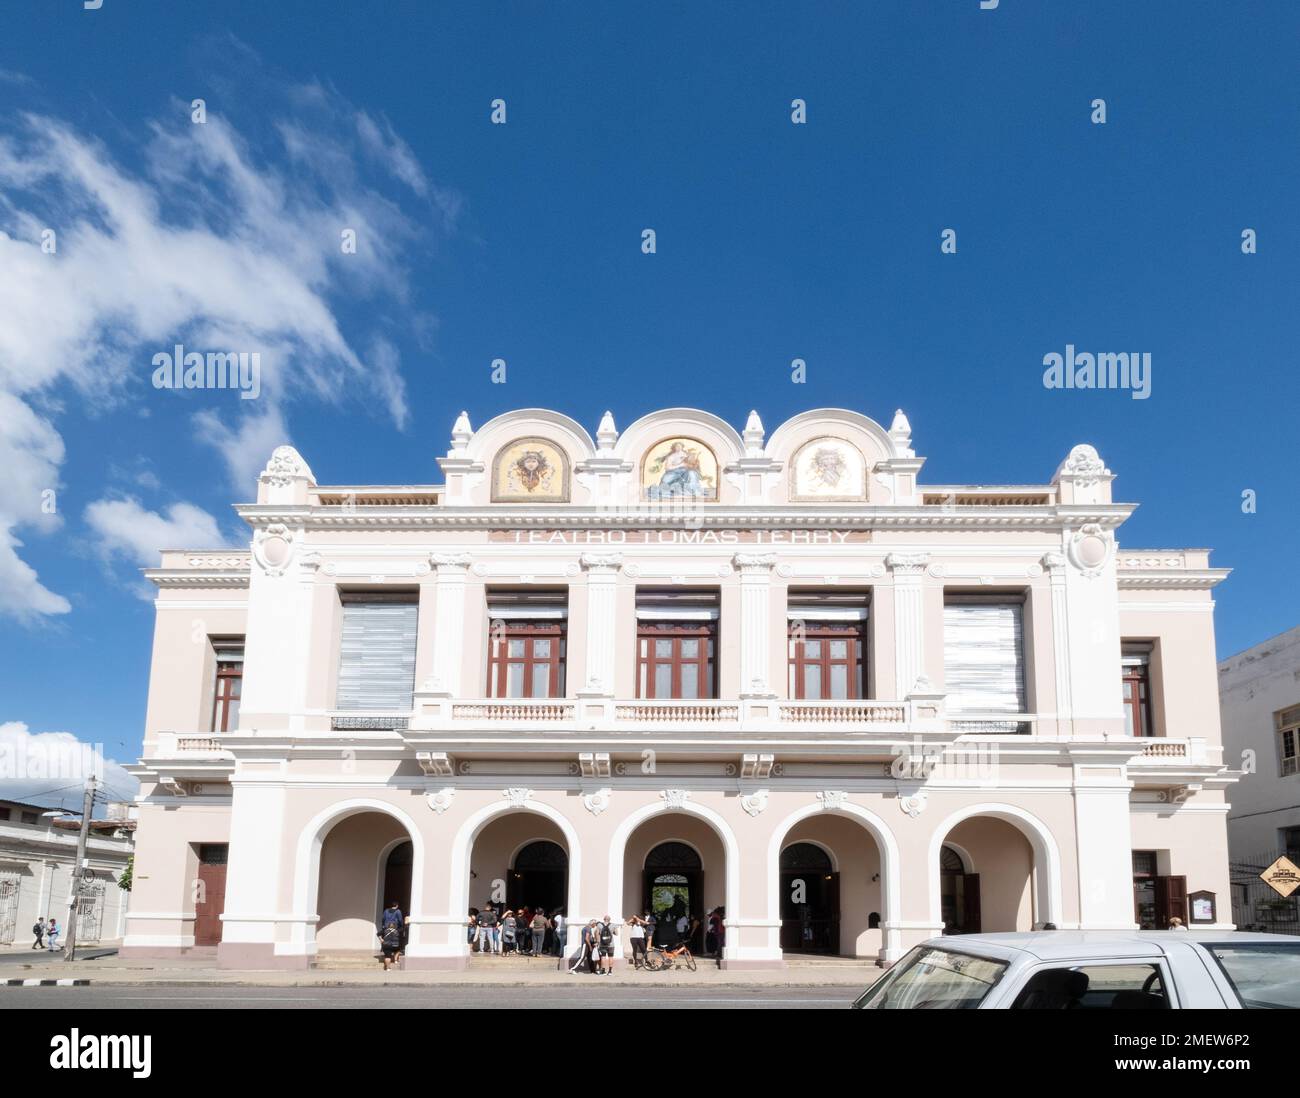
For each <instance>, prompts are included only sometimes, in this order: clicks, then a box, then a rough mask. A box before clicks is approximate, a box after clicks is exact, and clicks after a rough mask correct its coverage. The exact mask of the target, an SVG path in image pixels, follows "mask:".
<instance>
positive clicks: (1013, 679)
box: [943, 600, 1025, 731]
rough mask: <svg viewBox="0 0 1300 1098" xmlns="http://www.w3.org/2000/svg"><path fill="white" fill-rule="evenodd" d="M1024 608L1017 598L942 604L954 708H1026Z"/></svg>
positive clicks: (950, 699)
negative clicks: (1006, 600)
mask: <svg viewBox="0 0 1300 1098" xmlns="http://www.w3.org/2000/svg"><path fill="white" fill-rule="evenodd" d="M1023 609H1024V608H1023V607H1022V606H1021V604H1020V603H1016V602H965V601H958V600H954V601H951V602H948V603H946V604H945V605H944V608H943V665H944V686H945V689H946V690H947V694H948V709H949V711H950V712H953V713H961V712H983V713H1023V712H1024V711H1025V638H1024V626H1023V621H1022V612H1023ZM1008 730H1009V731H1014V730H1015V729H1014V727H1013V726H1009V727H1008Z"/></svg>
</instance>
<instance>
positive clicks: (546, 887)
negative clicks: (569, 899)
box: [506, 839, 569, 914]
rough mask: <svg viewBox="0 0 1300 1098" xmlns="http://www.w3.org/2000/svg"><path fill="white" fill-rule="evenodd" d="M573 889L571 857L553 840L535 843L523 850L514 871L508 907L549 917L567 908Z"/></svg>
mask: <svg viewBox="0 0 1300 1098" xmlns="http://www.w3.org/2000/svg"><path fill="white" fill-rule="evenodd" d="M568 887H569V855H568V854H567V853H565V850H564V847H562V846H561V845H560V844H559V843H556V842H552V841H550V840H549V839H540V840H538V841H537V842H531V843H529V844H528V845H526V846H525V847H523V849H521V850H520V851H519V852H518V853H517V854H516V855H515V859H514V865H513V866H511V868H510V879H509V882H508V886H507V888H506V906H507V907H508V908H510V909H511V910H514V911H518V910H519V909H520V908H522V907H528V908H529V909H531V910H533V911H536V910H537V909H538V908H539V907H540V908H541V909H542V910H543V911H545V912H547V913H548V914H549V913H551V912H554V911H556V910H558V909H559V908H561V907H563V906H564V903H565V896H566V894H567V892H568Z"/></svg>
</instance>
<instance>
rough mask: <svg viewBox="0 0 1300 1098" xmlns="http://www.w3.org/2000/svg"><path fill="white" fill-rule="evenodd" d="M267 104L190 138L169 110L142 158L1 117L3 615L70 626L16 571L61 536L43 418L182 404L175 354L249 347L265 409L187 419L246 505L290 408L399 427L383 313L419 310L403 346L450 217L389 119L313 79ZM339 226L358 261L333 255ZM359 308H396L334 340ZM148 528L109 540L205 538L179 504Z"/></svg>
mask: <svg viewBox="0 0 1300 1098" xmlns="http://www.w3.org/2000/svg"><path fill="white" fill-rule="evenodd" d="M253 60H254V59H248V58H246V61H247V62H248V63H250V64H251V63H253ZM276 91H277V92H278V97H279V98H278V105H279V108H280V109H279V111H278V112H277V110H276V107H277V100H276V97H275V95H273V94H271V93H270V92H268V90H267V89H266V88H265V86H264V84H263V86H262V87H261V88H260V96H261V101H259V103H257V104H256V111H257V113H256V114H255V115H254V116H253V117H254V118H255V119H256V121H255V123H254V124H253V125H251V126H249V127H246V129H245V130H244V131H241V130H240V129H239V128H237V127H236V125H235V123H234V122H233V121H232V120H231V119H230V118H229V117H227V116H224V115H222V114H220V113H218V112H215V111H214V112H211V113H209V114H208V115H207V121H206V122H205V123H203V124H194V123H193V122H191V121H190V112H189V104H188V103H180V102H177V103H173V104H171V106H170V108H169V111H168V113H167V116H166V121H156V122H154V123H153V124H152V125H150V126H147V127H142V142H141V144H142V149H141V152H142V154H143V155H142V156H139V157H137V156H135V155H134V153H135V150H121V151H120V152H115V150H113V149H110V148H109V147H107V146H106V145H105V144H104V143H103V142H101V141H100V140H98V139H96V138H94V137H91V136H89V135H87V134H85V133H83V132H80V131H79V130H77V129H76V128H74V127H73V126H71V125H69V124H68V123H67V122H65V121H63V120H61V119H59V118H55V117H51V116H50V115H49V114H37V113H27V114H20V115H17V116H10V118H9V120H8V122H5V121H3V120H0V466H3V467H4V468H5V469H6V472H7V474H10V471H12V475H6V477H5V478H4V479H3V480H0V614H8V615H10V616H14V617H18V618H27V619H30V618H33V617H41V616H44V615H48V614H56V613H65V612H67V610H68V609H69V605H68V602H67V600H66V599H64V598H63V597H62V596H60V595H58V594H57V593H55V592H53V591H50V590H49V589H48V588H46V587H45V586H44V585H43V584H42V583H41V582H40V579H39V577H38V576H37V574H36V572H35V571H34V570H33V569H32V568H31V567H30V566H29V565H28V564H26V563H25V562H24V561H23V560H22V559H21V558H20V557H19V555H18V551H19V549H20V548H21V543H20V541H19V531H22V530H24V529H25V528H26V529H29V530H31V531H33V532H35V533H37V534H42V533H49V532H51V531H53V530H54V529H57V528H58V524H59V520H58V519H57V517H55V516H54V515H52V514H49V513H47V509H44V505H43V501H44V499H45V498H46V497H45V496H43V495H42V493H43V492H44V491H45V490H46V489H57V488H58V487H59V483H58V482H59V471H60V468H61V466H62V462H63V445H62V440H61V438H60V436H59V433H58V430H57V429H56V426H55V420H56V418H57V412H56V411H52V410H51V408H52V398H54V397H62V395H63V394H64V393H65V391H68V390H71V391H72V392H79V393H81V394H82V395H84V396H92V395H93V401H94V405H95V407H96V409H97V410H98V411H101V412H103V411H105V410H106V411H107V412H108V414H112V413H113V412H114V411H115V410H121V409H122V406H123V405H124V404H126V403H128V402H135V405H136V407H135V412H136V413H137V414H139V413H141V412H142V411H144V410H145V409H147V407H148V404H149V403H151V402H153V401H155V400H160V399H165V398H166V397H168V396H172V395H173V394H158V393H157V392H156V391H155V390H154V389H153V388H152V387H151V386H150V383H149V379H150V376H151V368H150V361H151V356H152V354H153V353H155V352H157V351H159V350H170V349H171V347H172V345H173V344H174V343H184V344H185V345H186V347H187V349H194V350H203V351H235V352H241V351H248V352H254V351H256V352H258V353H259V354H260V356H261V371H262V373H261V392H262V396H261V397H260V398H259V399H258V400H256V401H247V402H240V401H234V402H231V403H230V404H228V405H226V406H225V407H224V410H218V408H216V407H213V406H212V405H211V404H210V405H208V406H207V407H206V408H205V409H204V410H202V411H200V412H198V413H197V414H196V415H195V437H196V439H197V440H199V441H200V442H205V443H207V444H210V445H212V446H214V447H215V448H216V449H217V450H218V452H219V453H220V454H221V455H222V457H223V458H224V459H225V462H226V466H227V470H228V472H229V474H230V476H231V478H232V480H234V481H236V482H238V488H239V491H240V492H241V493H245V494H247V493H249V492H251V489H252V478H253V477H254V476H255V475H256V472H257V470H258V469H259V468H260V467H261V465H262V464H263V463H264V461H265V459H266V457H267V455H268V454H269V453H270V451H271V449H272V448H273V447H274V446H275V445H277V444H278V443H281V442H284V441H286V440H287V438H288V415H287V411H286V410H287V409H288V408H289V407H290V406H291V405H292V404H293V403H294V402H296V401H301V400H324V401H328V402H331V403H338V402H341V401H343V400H345V399H348V398H349V396H350V395H352V394H357V395H359V394H362V393H367V394H368V393H370V392H374V391H378V392H379V393H380V394H381V396H382V398H383V403H382V407H383V408H384V409H385V410H386V412H387V414H388V416H389V417H390V418H391V420H392V422H393V423H394V424H395V425H396V426H397V427H398V428H399V429H400V428H402V427H404V426H405V424H406V422H407V420H408V417H409V409H408V407H407V403H406V390H405V385H404V383H403V380H402V373H401V362H400V357H399V354H398V350H397V345H396V343H395V342H394V340H393V338H391V335H392V333H390V332H389V331H388V330H387V329H386V328H385V327H384V324H385V321H384V320H383V319H379V318H383V317H386V316H388V315H389V314H390V313H393V314H398V315H408V314H409V313H415V314H417V315H416V318H415V321H414V322H413V325H412V330H416V331H418V330H422V329H423V328H424V327H426V326H427V318H424V317H420V316H418V310H410V309H408V308H407V299H408V297H409V286H408V283H407V278H406V273H405V272H406V265H405V263H404V259H405V256H406V253H407V251H408V250H409V248H410V247H411V245H412V244H413V242H414V241H415V240H416V239H417V238H418V237H419V236H420V235H421V234H423V233H425V232H427V231H428V229H429V227H430V226H434V227H436V228H437V229H439V230H440V231H445V230H447V229H449V228H450V227H451V226H452V225H454V222H455V218H456V216H457V214H458V211H459V200H458V198H457V197H456V196H455V195H454V193H452V192H450V191H448V190H446V189H445V188H442V187H439V186H436V185H435V184H434V183H433V182H432V181H431V180H430V178H429V176H428V175H427V173H426V172H425V170H424V168H423V167H422V166H421V165H420V163H419V161H418V159H417V158H416V156H415V155H414V153H413V151H412V150H411V148H410V146H409V145H408V144H407V143H406V142H405V141H404V140H403V139H402V138H401V137H400V136H399V135H398V134H396V133H395V132H394V130H393V128H392V126H391V124H390V123H389V122H388V121H387V119H385V118H382V117H378V118H376V117H374V116H372V115H371V114H368V113H366V112H365V111H361V110H358V109H356V108H354V107H352V106H351V105H350V104H348V103H347V102H346V101H344V100H343V99H342V98H341V97H340V96H339V95H338V94H337V92H335V91H334V90H333V89H330V88H326V87H324V86H322V85H320V84H309V85H299V86H296V87H284V86H282V87H280V88H278V89H276ZM136 162H140V163H142V165H143V166H142V167H140V168H138V169H137V168H132V167H128V166H127V164H128V163H132V164H133V163H136ZM403 194H405V198H403ZM404 203H405V204H406V206H407V207H410V206H418V207H420V209H419V210H412V209H410V208H405V209H404ZM430 207H433V208H435V209H436V210H437V211H438V213H439V216H437V217H432V218H431V217H429V216H428V210H429V208H430ZM47 230H52V231H53V233H54V234H55V235H54V237H53V238H51V237H49V235H48V233H47ZM345 230H350V231H351V232H352V233H355V236H356V240H357V247H356V249H355V252H348V251H345V249H344V248H343V247H342V243H341V242H342V234H343V233H344V231H345ZM51 240H52V241H53V248H51V243H50V242H51ZM43 242H44V244H45V246H44V247H42V244H43ZM358 300H360V301H367V300H370V301H375V302H383V301H390V302H394V303H397V304H399V305H402V306H403V308H401V309H395V310H386V309H383V308H374V309H368V310H366V314H365V317H364V318H363V319H362V320H360V321H358V320H357V319H355V317H349V323H350V325H351V330H345V328H348V326H349V324H348V323H345V321H344V319H343V317H344V312H345V310H344V306H345V305H346V304H347V303H349V302H356V301H358ZM141 405H144V406H145V408H144V409H142V408H141V407H140V406H141ZM250 405H256V407H250ZM174 406H175V405H172V406H169V407H174ZM37 409H41V410H40V411H38V410H37ZM101 502H104V501H101ZM117 502H118V503H121V502H122V501H117ZM137 506H138V505H137ZM177 506H178V507H181V506H185V505H177ZM106 507H107V505H106ZM106 507H101V506H99V505H98V504H96V505H92V507H91V508H89V509H87V512H86V519H87V521H88V522H91V521H98V522H100V523H101V524H103V523H105V522H111V520H112V519H113V518H114V516H120V515H122V514H123V513H124V512H122V511H121V510H120V508H119V509H118V510H117V511H114V510H112V509H111V508H109V509H106ZM136 517H141V516H136ZM157 517H158V518H159V519H160V520H161V522H162V524H163V525H162V526H160V525H159V524H158V523H156V522H155V523H145V525H144V526H143V528H142V529H143V531H144V532H143V533H141V534H139V535H136V536H135V540H134V541H131V542H130V543H129V544H128V541H127V540H126V539H125V534H124V532H123V531H118V532H117V538H118V540H117V541H115V542H112V544H113V545H114V546H115V551H117V552H125V551H126V550H127V549H128V548H130V550H131V552H132V553H133V554H134V559H139V558H140V557H141V556H142V555H143V547H144V542H143V540H141V539H144V538H150V537H154V536H156V535H159V534H162V533H166V532H169V531H171V530H176V529H177V528H178V527H181V528H184V527H186V526H187V525H188V528H189V530H190V532H192V533H194V534H196V535H201V534H203V532H204V528H203V527H202V525H201V524H198V525H196V524H194V523H187V520H186V517H185V516H184V515H178V514H177V513H176V512H175V508H173V509H172V510H169V511H168V512H167V514H166V516H157ZM188 518H190V519H192V518H194V516H192V515H191V516H188ZM214 529H215V527H214ZM96 533H97V535H98V536H99V537H100V538H101V542H102V544H105V545H107V544H110V542H109V541H108V540H107V538H108V534H107V532H106V529H105V528H96ZM28 540H30V539H28ZM158 547H159V546H158V545H154V546H153V547H152V548H153V550H156V549H157V548H158Z"/></svg>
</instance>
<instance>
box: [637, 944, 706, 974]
mask: <svg viewBox="0 0 1300 1098" xmlns="http://www.w3.org/2000/svg"><path fill="white" fill-rule="evenodd" d="M645 967H646V968H647V969H648V970H649V971H651V972H663V971H664V970H665V969H670V968H682V967H685V968H688V969H690V970H691V971H692V972H694V971H695V958H694V957H692V956H691V951H690V950H689V949H687V948H686V943H685V942H679V943H678V944H677V945H675V946H651V947H650V948H649V949H647V950H646V953H645Z"/></svg>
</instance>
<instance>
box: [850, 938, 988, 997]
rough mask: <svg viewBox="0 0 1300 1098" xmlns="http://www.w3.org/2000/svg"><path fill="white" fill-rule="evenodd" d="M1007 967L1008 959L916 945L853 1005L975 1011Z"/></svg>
mask: <svg viewBox="0 0 1300 1098" xmlns="http://www.w3.org/2000/svg"><path fill="white" fill-rule="evenodd" d="M1006 970H1007V964H1006V962H1005V961H994V960H990V959H989V958H987V957H974V956H971V954H969V953H957V952H955V951H953V950H951V949H936V948H934V947H933V946H917V947H916V949H914V950H912V952H911V953H909V954H908V955H907V956H906V957H904V958H903V959H902V960H901V961H900V962H899V963H898V964H897V965H895V966H894V967H893V968H892V969H890V971H889V972H887V973H886V974H885V975H884V976H882V977H881V978H880V979H879V980H878V981H877V982H876V983H875V984H873V985H872V986H871V987H869V988H867V990H866V991H865V992H864V993H863V994H862V997H861V998H859V999H858V1001H857V1002H855V1003H854V1004H853V1006H854V1007H855V1008H856V1009H858V1010H973V1009H974V1008H975V1007H977V1006H979V1005H980V1003H982V1002H983V1001H984V998H985V996H987V995H988V993H989V992H990V991H991V990H992V989H993V985H994V984H996V983H997V982H998V981H999V980H1000V979H1001V978H1002V974H1003V973H1004V972H1005V971H1006Z"/></svg>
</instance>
